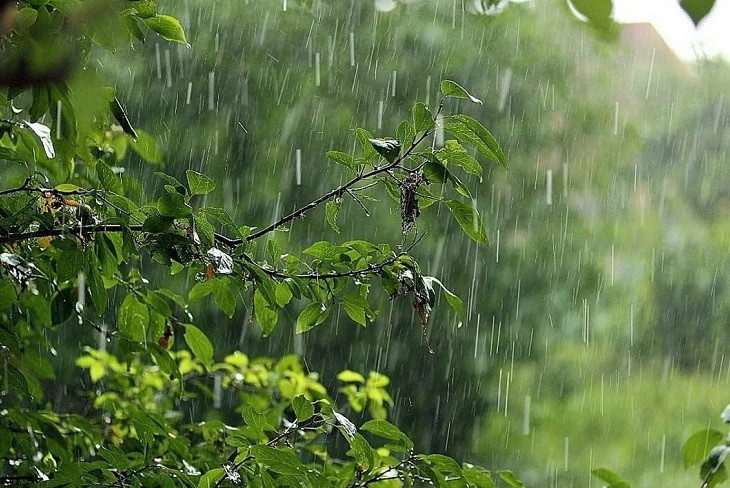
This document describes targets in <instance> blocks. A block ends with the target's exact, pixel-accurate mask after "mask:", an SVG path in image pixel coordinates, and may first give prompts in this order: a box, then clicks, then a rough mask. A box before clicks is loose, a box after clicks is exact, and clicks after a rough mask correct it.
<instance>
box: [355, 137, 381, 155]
mask: <svg viewBox="0 0 730 488" xmlns="http://www.w3.org/2000/svg"><path fill="white" fill-rule="evenodd" d="M355 134H356V135H357V140H358V141H360V146H362V154H363V157H364V158H365V161H368V160H370V159H371V158H373V157H374V156H376V155H377V154H378V153H377V151H375V148H374V147H373V145H372V144H370V139H372V138H373V135H372V134H371V133H370V131H368V130H367V129H356V130H355Z"/></svg>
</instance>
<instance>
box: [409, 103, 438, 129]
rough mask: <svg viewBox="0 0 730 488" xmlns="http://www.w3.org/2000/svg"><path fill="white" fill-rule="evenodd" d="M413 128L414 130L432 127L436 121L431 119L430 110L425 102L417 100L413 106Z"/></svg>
mask: <svg viewBox="0 0 730 488" xmlns="http://www.w3.org/2000/svg"><path fill="white" fill-rule="evenodd" d="M412 112H413V128H414V129H415V131H416V132H422V131H424V130H430V129H434V128H435V127H436V122H434V120H433V115H432V114H431V111H430V110H429V109H428V107H426V105H425V104H423V103H421V102H418V103H416V104H415V105H414V106H413V111H412Z"/></svg>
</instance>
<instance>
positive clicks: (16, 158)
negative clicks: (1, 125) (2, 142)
mask: <svg viewBox="0 0 730 488" xmlns="http://www.w3.org/2000/svg"><path fill="white" fill-rule="evenodd" d="M0 161H9V162H11V163H18V164H25V158H24V157H23V156H21V155H20V154H19V153H18V152H16V151H14V150H13V149H10V148H7V147H0Z"/></svg>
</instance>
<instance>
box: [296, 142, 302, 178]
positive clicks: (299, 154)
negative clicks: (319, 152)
mask: <svg viewBox="0 0 730 488" xmlns="http://www.w3.org/2000/svg"><path fill="white" fill-rule="evenodd" d="M296 175H297V186H300V185H301V184H302V150H301V149H297V151H296Z"/></svg>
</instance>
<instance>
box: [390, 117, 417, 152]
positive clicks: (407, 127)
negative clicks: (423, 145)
mask: <svg viewBox="0 0 730 488" xmlns="http://www.w3.org/2000/svg"><path fill="white" fill-rule="evenodd" d="M415 137H416V131H415V129H414V128H413V124H411V123H410V122H408V121H407V120H404V121H403V122H401V123H400V125H399V126H398V128H397V129H396V131H395V138H396V139H398V142H399V143H400V146H401V147H408V146H410V145H411V143H412V142H413V139H414V138H415Z"/></svg>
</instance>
